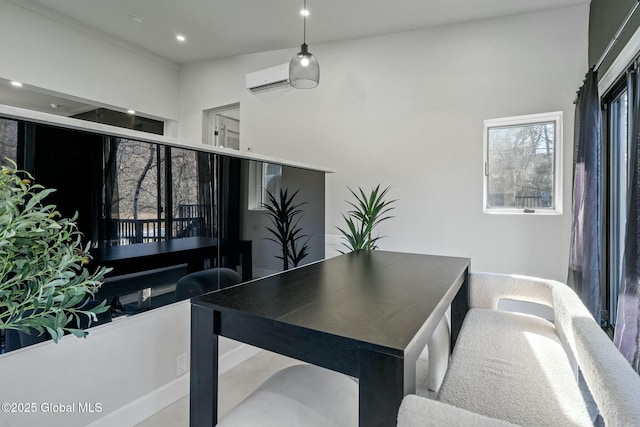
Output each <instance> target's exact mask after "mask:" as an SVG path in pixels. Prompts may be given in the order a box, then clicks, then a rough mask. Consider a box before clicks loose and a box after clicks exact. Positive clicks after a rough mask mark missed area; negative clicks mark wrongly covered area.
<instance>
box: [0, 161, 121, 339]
mask: <svg viewBox="0 0 640 427" xmlns="http://www.w3.org/2000/svg"><path fill="white" fill-rule="evenodd" d="M32 182H33V177H32V176H31V175H30V174H28V173H27V172H25V171H19V170H17V168H16V164H15V163H14V162H12V161H10V160H8V165H3V166H1V167H0V329H14V330H18V331H22V332H25V333H33V332H34V330H35V331H37V333H38V334H43V333H45V331H46V332H48V333H49V334H50V335H51V337H52V338H53V340H54V341H55V342H57V341H58V339H60V337H62V336H63V335H64V333H65V332H70V333H72V334H74V335H75V336H78V337H84V336H86V335H87V331H85V330H82V329H76V328H71V327H69V326H68V325H69V324H70V323H71V322H72V320H74V319H75V321H76V322H75V324H80V322H79V321H80V317H81V316H87V317H88V318H89V323H90V322H91V321H96V320H97V317H96V314H99V313H103V312H105V311H107V310H108V309H109V307H108V306H105V302H103V303H102V304H100V305H98V306H97V307H94V308H91V309H86V310H85V309H83V303H84V302H86V301H87V299H88V298H90V297H93V296H94V295H95V292H96V291H97V290H98V288H99V286H100V285H101V284H102V279H103V278H104V275H105V274H106V273H107V272H108V271H110V269H107V268H104V267H100V268H98V269H97V270H96V271H95V272H93V273H89V271H88V270H87V268H86V267H85V266H86V264H87V263H88V262H89V259H90V256H89V253H88V250H89V245H87V246H86V247H84V248H83V246H82V242H81V236H82V235H81V233H80V232H79V231H78V229H77V226H76V224H75V220H76V217H77V214H76V215H74V217H73V218H70V219H66V218H61V217H60V213H59V212H58V211H56V207H55V206H54V205H45V204H44V199H45V198H46V197H47V196H48V195H49V194H51V193H52V192H53V191H55V190H53V189H45V188H44V187H43V186H41V185H38V184H32Z"/></svg>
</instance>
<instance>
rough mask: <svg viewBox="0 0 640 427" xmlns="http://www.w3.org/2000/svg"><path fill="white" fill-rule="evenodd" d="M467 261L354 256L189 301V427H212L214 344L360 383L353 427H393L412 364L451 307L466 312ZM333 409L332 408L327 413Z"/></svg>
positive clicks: (454, 329)
mask: <svg viewBox="0 0 640 427" xmlns="http://www.w3.org/2000/svg"><path fill="white" fill-rule="evenodd" d="M469 266H470V260H469V259H468V258H457V257H448V256H433V255H421V254H409V253H399V252H385V251H360V252H353V253H349V254H344V255H341V256H338V257H335V258H331V259H327V260H323V261H320V262H316V263H312V264H308V265H306V266H303V267H298V268H295V269H292V270H289V271H285V272H282V273H279V274H276V275H273V276H268V277H265V278H262V279H258V280H254V281H251V282H248V283H245V284H242V285H238V286H235V287H231V288H226V289H223V290H220V291H216V292H212V293H209V294H206V295H202V296H198V297H195V298H193V299H192V300H191V379H190V381H191V385H190V391H191V394H190V425H191V426H197V427H200V426H215V425H216V424H217V415H218V412H217V403H218V337H219V336H224V337H227V338H231V339H233V340H237V341H240V342H243V343H247V344H251V345H254V346H257V347H260V348H263V349H266V350H269V351H272V352H275V353H279V354H283V355H286V356H289V357H293V358H295V359H299V360H301V361H304V362H308V363H312V364H315V365H318V366H321V367H324V368H328V369H331V370H334V371H337V372H341V373H344V374H346V375H350V376H353V377H356V378H358V379H359V408H358V411H359V425H360V426H361V427H364V426H367V427H374V426H395V425H396V416H397V412H398V408H399V406H400V403H401V401H402V398H403V397H404V396H405V395H407V394H409V393H415V391H416V361H417V359H418V356H419V355H420V353H421V352H422V350H423V349H424V347H425V346H426V345H427V342H428V340H429V338H430V337H431V335H432V333H433V331H434V329H435V328H436V326H437V324H438V323H439V322H440V320H441V319H442V318H443V317H444V315H445V312H446V311H447V309H448V307H449V306H451V338H452V340H451V342H452V347H453V346H454V345H455V341H456V337H457V335H458V332H459V330H460V327H461V325H462V321H463V319H464V316H465V314H466V312H467V310H468V281H469ZM327 410H331V408H327Z"/></svg>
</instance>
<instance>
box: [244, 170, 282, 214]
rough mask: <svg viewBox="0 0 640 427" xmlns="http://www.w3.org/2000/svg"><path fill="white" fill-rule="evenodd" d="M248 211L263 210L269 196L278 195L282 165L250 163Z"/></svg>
mask: <svg viewBox="0 0 640 427" xmlns="http://www.w3.org/2000/svg"><path fill="white" fill-rule="evenodd" d="M249 185H250V188H249V192H248V194H249V209H251V210H263V209H264V204H265V203H267V202H268V200H269V195H268V193H271V194H274V195H275V194H278V192H279V191H280V188H281V185H282V165H279V164H275V163H266V162H252V164H251V168H250V170H249Z"/></svg>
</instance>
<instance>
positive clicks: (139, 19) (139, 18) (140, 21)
mask: <svg viewBox="0 0 640 427" xmlns="http://www.w3.org/2000/svg"><path fill="white" fill-rule="evenodd" d="M131 20H132V21H133V22H137V23H138V24H142V22H143V21H144V19H142V16H138V15H131Z"/></svg>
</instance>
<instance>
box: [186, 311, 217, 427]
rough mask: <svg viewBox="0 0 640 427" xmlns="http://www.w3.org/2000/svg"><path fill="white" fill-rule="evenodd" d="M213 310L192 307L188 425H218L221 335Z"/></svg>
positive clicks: (192, 426)
mask: <svg viewBox="0 0 640 427" xmlns="http://www.w3.org/2000/svg"><path fill="white" fill-rule="evenodd" d="M217 317H218V316H216V313H215V312H214V311H213V310H209V309H206V308H202V307H199V306H197V305H192V306H191V374H190V399H189V401H190V402H189V426H190V427H203V426H207V427H212V426H215V425H216V424H217V423H218V335H216V334H215V330H216V328H217V326H216V325H214V322H215V321H216V320H217V319H216V318H217Z"/></svg>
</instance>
